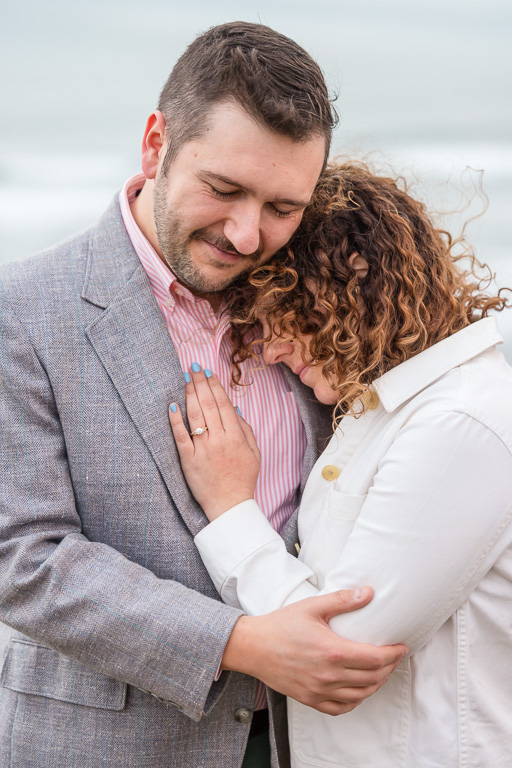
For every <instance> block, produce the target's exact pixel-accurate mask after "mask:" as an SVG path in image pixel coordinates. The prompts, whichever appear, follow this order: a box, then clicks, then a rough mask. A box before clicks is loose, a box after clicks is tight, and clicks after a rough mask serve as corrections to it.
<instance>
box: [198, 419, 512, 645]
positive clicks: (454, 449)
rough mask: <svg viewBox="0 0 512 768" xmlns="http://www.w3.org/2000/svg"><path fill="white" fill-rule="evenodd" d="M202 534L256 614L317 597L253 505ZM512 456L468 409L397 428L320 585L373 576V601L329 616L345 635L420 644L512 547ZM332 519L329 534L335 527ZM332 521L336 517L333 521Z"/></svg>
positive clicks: (216, 573) (221, 575)
mask: <svg viewBox="0 0 512 768" xmlns="http://www.w3.org/2000/svg"><path fill="white" fill-rule="evenodd" d="M239 507H241V509H239V508H233V509H232V510H230V512H229V513H227V514H226V515H224V516H222V517H220V518H218V520H216V521H215V522H214V523H212V524H210V525H209V526H207V528H206V529H204V531H202V532H201V533H200V534H199V535H198V536H197V537H196V543H197V545H198V547H199V550H200V552H201V555H202V557H203V560H204V562H205V564H206V566H207V568H208V569H209V570H210V573H212V576H213V577H214V581H215V583H216V585H217V588H218V589H219V591H220V594H221V596H222V597H223V599H224V600H226V601H227V602H230V604H232V605H237V606H241V607H242V608H243V610H244V611H246V613H250V614H257V613H265V612H268V611H270V610H273V609H274V608H277V607H279V605H283V604H287V603H290V602H294V601H296V600H298V599H301V598H302V597H307V596H310V595H314V594H319V591H318V590H317V589H316V588H315V586H314V584H315V576H314V574H313V573H312V571H311V570H310V569H309V568H308V567H307V566H306V565H305V564H304V563H301V562H300V561H298V560H296V559H295V558H294V557H292V556H290V555H288V554H287V553H286V551H285V548H284V544H283V542H282V540H281V539H280V537H279V536H278V534H276V533H275V532H274V531H273V530H272V528H271V526H270V525H269V524H268V523H267V522H266V520H265V519H264V517H263V515H262V514H261V512H259V510H258V508H257V507H256V506H255V505H254V503H253V502H245V503H244V504H242V505H239ZM511 516H512V457H511V455H510V451H509V450H508V448H507V447H506V446H505V445H504V444H503V443H502V441H501V440H500V439H499V437H497V436H496V434H494V432H493V431H492V430H490V429H488V428H487V427H485V426H483V425H482V424H481V423H480V422H478V421H477V420H475V419H473V418H472V417H470V416H468V415H467V414H464V413H456V412H455V413H454V412H439V413H430V414H429V418H428V419H425V418H421V419H417V420H415V419H414V418H413V419H411V421H410V422H409V423H408V424H406V426H405V427H403V428H402V429H401V430H400V432H399V433H398V434H397V436H396V439H395V440H394V442H393V444H392V445H391V447H390V449H389V450H388V451H387V453H386V455H385V456H384V457H383V459H382V460H381V462H380V464H379V469H378V472H377V474H376V475H375V477H374V479H373V484H372V486H371V488H370V489H369V491H368V494H367V497H366V500H365V502H364V504H363V506H362V508H361V511H360V513H359V515H358V517H357V519H356V521H355V523H354V527H353V529H352V531H351V533H350V535H349V536H348V538H347V540H346V543H345V545H344V547H343V549H342V551H340V552H339V556H337V557H336V560H335V564H334V566H333V567H332V568H331V570H330V571H329V572H328V574H327V576H326V579H325V584H324V586H323V589H322V590H321V593H327V592H332V591H334V590H336V589H343V588H348V587H356V586H362V585H366V584H368V585H370V586H371V587H372V588H373V589H374V598H373V600H372V602H371V603H370V604H369V605H367V606H366V607H365V608H362V609H361V610H359V611H355V612H353V613H346V614H342V615H340V616H337V617H335V618H334V619H333V620H331V626H332V628H333V629H334V631H336V632H337V633H338V634H339V635H342V636H343V637H346V638H348V639H351V640H357V641H361V642H369V643H374V644H378V645H380V644H386V643H396V642H405V643H407V644H408V646H409V648H410V649H411V651H412V652H414V651H416V650H418V649H419V648H421V647H422V646H423V645H424V644H425V643H426V642H427V641H428V639H429V638H430V637H432V635H433V634H434V633H435V632H436V631H437V629H438V628H439V627H440V626H441V625H442V624H443V623H444V622H445V621H446V619H447V618H448V617H449V616H450V615H452V613H453V612H454V611H455V610H456V609H457V608H458V607H459V605H461V604H462V602H464V600H465V599H467V597H468V595H469V594H470V593H471V592H472V591H473V590H474V589H475V587H476V585H477V584H478V583H479V581H480V580H481V579H482V578H483V576H485V574H486V573H487V572H488V571H489V569H490V568H492V566H493V564H494V563H495V562H496V560H497V558H498V557H499V555H500V554H501V553H502V551H504V550H505V549H506V547H507V546H509V545H510V544H511V528H512V526H511ZM330 524H331V522H330V521H329V519H328V520H327V529H326V530H325V536H324V538H325V540H326V541H329V540H332V538H333V537H334V536H335V531H334V530H333V531H332V532H331V531H330V530H329V528H328V526H329V525H330ZM332 524H333V525H334V524H335V523H334V521H332Z"/></svg>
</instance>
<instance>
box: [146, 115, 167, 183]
mask: <svg viewBox="0 0 512 768" xmlns="http://www.w3.org/2000/svg"><path fill="white" fill-rule="evenodd" d="M166 148H167V146H166V142H165V117H164V116H163V115H162V113H161V112H159V111H158V110H156V111H155V112H152V113H151V115H150V116H149V117H148V122H147V124H146V130H145V131H144V138H143V139H142V172H143V174H144V176H145V177H146V179H154V178H155V176H156V174H157V172H158V169H159V167H160V163H161V160H163V157H164V154H165V150H166Z"/></svg>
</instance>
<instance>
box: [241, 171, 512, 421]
mask: <svg viewBox="0 0 512 768" xmlns="http://www.w3.org/2000/svg"><path fill="white" fill-rule="evenodd" d="M402 187H404V188H402ZM455 246H457V253H455V252H454V250H455ZM354 253H357V254H359V255H360V256H362V257H363V258H364V259H365V260H366V262H367V264H368V272H367V274H366V276H365V277H364V278H362V279H358V276H357V274H356V271H355V269H354V268H353V267H352V266H351V263H350V260H349V258H350V256H351V255H352V254H354ZM461 259H465V269H463V268H462V266H461V263H460V260H461ZM480 268H481V269H484V270H485V277H484V278H479V277H478V276H477V270H478V269H480ZM492 278H493V275H492V273H491V272H490V270H489V268H488V267H485V266H483V265H481V264H479V263H478V262H477V261H476V259H475V257H474V255H473V253H472V251H471V250H470V249H469V248H468V247H467V245H465V241H464V239H463V238H462V237H461V238H458V239H455V240H454V239H453V238H452V237H451V235H450V234H449V233H448V232H445V231H443V230H441V229H437V228H436V227H435V226H434V224H433V223H432V221H431V220H430V218H429V216H428V214H427V212H426V209H425V206H424V205H423V204H422V203H420V202H418V201H417V200H414V199H413V198H412V197H411V196H410V195H409V194H408V191H407V188H406V185H405V182H403V180H401V179H400V180H396V179H393V178H387V177H383V176H377V175H375V174H374V173H372V171H371V170H370V168H369V167H368V166H367V165H365V164H363V163H356V162H343V163H340V164H331V165H330V166H328V167H327V169H326V170H325V172H324V174H323V175H322V177H321V178H320V181H319V183H318V186H317V188H316V190H315V194H314V199H313V201H312V204H311V206H310V207H309V208H308V209H307V210H306V213H305V215H304V218H303V220H302V224H301V226H300V228H299V230H298V231H297V233H296V234H295V236H294V237H293V239H292V241H291V242H290V244H289V246H288V247H287V248H286V249H285V250H283V251H281V252H279V253H278V254H277V255H276V256H275V257H274V259H273V261H272V262H270V263H269V264H267V265H265V266H263V267H260V268H259V269H257V270H255V271H254V272H253V273H252V274H251V275H250V277H249V279H247V276H245V277H244V278H243V279H240V280H238V281H237V283H236V284H234V285H233V286H232V288H231V289H230V290H229V291H228V294H227V302H228V310H229V312H230V315H231V324H232V339H233V345H234V349H233V354H232V363H233V380H234V381H235V383H237V384H240V383H241V381H240V380H241V372H240V367H239V363H240V362H242V361H243V360H246V359H247V358H248V357H250V356H254V348H255V344H259V343H261V342H263V341H269V340H270V333H269V334H268V335H267V336H266V337H265V338H262V334H261V332H259V333H257V332H255V331H253V333H248V331H249V330H250V329H251V328H254V327H255V325H256V324H257V322H258V318H264V319H265V321H266V323H267V325H268V327H269V328H270V329H272V331H273V333H276V334H277V335H279V336H281V337H293V338H296V337H297V336H302V335H304V334H307V335H310V336H312V340H311V342H310V345H309V350H306V349H305V348H304V349H303V356H304V357H305V355H306V352H309V355H310V356H312V357H313V359H314V361H315V364H318V365H321V366H322V368H323V372H324V375H325V376H326V377H327V378H328V379H329V381H330V382H331V384H332V386H333V387H334V388H335V389H336V390H337V392H338V398H339V399H338V406H337V414H338V415H340V414H342V413H344V412H346V411H348V410H351V409H352V407H353V405H354V403H355V401H356V400H359V399H360V398H361V397H362V396H363V395H364V393H365V391H367V389H368V385H369V384H370V383H371V382H372V381H373V380H374V379H376V378H377V377H378V376H381V375H382V374H384V373H386V371H389V370H390V369H391V368H393V367H394V366H396V365H398V364H399V363H402V362H403V361H404V360H407V359H408V358H410V357H412V356H413V355H417V354H418V353H419V352H422V351H423V350H424V349H426V348H427V347H430V346H431V345H432V344H435V343H436V342H438V341H440V340H441V339H444V338H446V337H447V336H450V335H451V334H453V333H455V332H456V331H459V330H460V329H461V328H464V327H465V326H467V325H469V324H470V323H473V322H475V321H476V320H479V319H480V318H482V317H485V316H486V315H487V314H488V313H489V311H490V310H502V309H503V308H504V307H506V306H509V304H508V302H507V300H506V299H505V298H504V297H502V296H501V293H502V291H499V292H498V295H495V296H489V295H486V293H485V290H486V289H487V288H488V286H489V285H490V282H491V280H492ZM502 290H504V289H502ZM255 333H256V336H255ZM305 362H306V360H305Z"/></svg>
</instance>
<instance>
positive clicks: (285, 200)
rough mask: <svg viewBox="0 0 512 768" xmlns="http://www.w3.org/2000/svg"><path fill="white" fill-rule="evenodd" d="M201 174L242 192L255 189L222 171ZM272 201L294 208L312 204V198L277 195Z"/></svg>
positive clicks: (250, 191)
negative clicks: (292, 197)
mask: <svg viewBox="0 0 512 768" xmlns="http://www.w3.org/2000/svg"><path fill="white" fill-rule="evenodd" d="M201 175H202V176H206V177H208V178H210V179H215V180H216V181H221V182H222V183H223V184H228V185H229V186H231V187H237V188H238V189H241V190H242V192H249V193H250V194H253V190H251V189H250V188H249V187H245V186H244V185H243V184H240V183H239V182H238V181H235V179H228V178H227V176H222V175H221V174H220V173H213V172H212V171H203V172H202V174H201ZM272 202H273V203H280V204H281V205H291V206H293V207H294V208H306V207H307V206H308V205H309V204H310V202H311V198H310V199H309V200H289V199H288V198H285V197H276V198H274V199H273V200H272Z"/></svg>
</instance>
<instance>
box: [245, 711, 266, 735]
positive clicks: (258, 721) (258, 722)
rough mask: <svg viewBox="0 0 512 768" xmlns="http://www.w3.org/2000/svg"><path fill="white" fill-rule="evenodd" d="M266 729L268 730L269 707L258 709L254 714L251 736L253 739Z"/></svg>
mask: <svg viewBox="0 0 512 768" xmlns="http://www.w3.org/2000/svg"><path fill="white" fill-rule="evenodd" d="M264 731H268V709H258V710H256V712H254V713H253V716H252V721H251V729H250V731H249V738H250V739H253V738H254V737H255V736H259V735H260V733H263V732H264Z"/></svg>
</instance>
